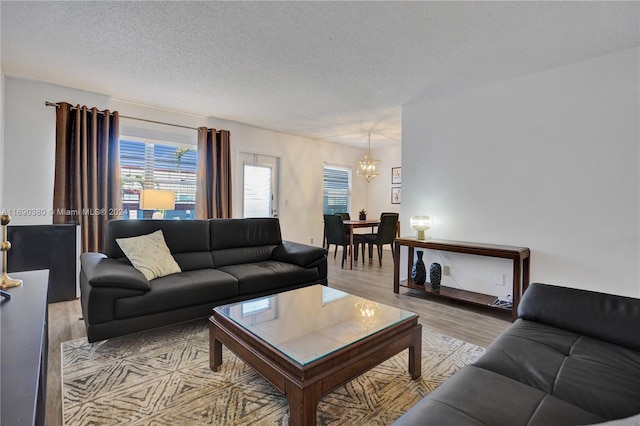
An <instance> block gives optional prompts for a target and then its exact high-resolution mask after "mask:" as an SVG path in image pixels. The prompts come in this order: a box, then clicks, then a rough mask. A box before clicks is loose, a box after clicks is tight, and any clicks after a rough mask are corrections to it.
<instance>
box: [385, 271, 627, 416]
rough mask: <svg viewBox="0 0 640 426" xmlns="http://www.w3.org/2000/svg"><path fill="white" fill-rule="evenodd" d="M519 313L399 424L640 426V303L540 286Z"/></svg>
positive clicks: (525, 299) (528, 294) (534, 287)
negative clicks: (605, 424)
mask: <svg viewBox="0 0 640 426" xmlns="http://www.w3.org/2000/svg"><path fill="white" fill-rule="evenodd" d="M518 316H519V318H518V320H516V322H515V323H514V324H513V325H512V326H511V327H509V328H508V329H507V330H506V331H505V332H504V333H503V334H502V335H500V336H499V337H498V338H497V339H496V340H495V341H494V342H493V343H492V344H491V345H490V346H489V347H488V348H487V351H486V352H485V354H484V355H482V356H481V357H480V358H479V359H478V360H477V361H476V362H475V363H473V364H472V365H469V366H466V367H464V368H462V369H461V370H459V371H458V372H457V373H455V374H454V375H453V376H452V377H450V378H449V379H448V380H446V381H445V382H444V383H443V384H442V385H440V386H439V387H438V388H437V389H436V390H435V391H433V392H431V393H430V394H428V395H427V396H426V397H425V398H423V399H422V400H421V401H420V402H418V404H417V405H415V406H414V407H412V408H411V409H410V410H409V411H408V412H407V413H405V414H404V415H403V416H402V417H400V418H399V419H398V420H397V421H396V422H394V423H393V425H394V426H400V425H439V426H441V425H456V426H472V425H473V426H478V425H508V426H518V425H522V426H524V425H528V426H553V425H586V424H595V423H601V422H605V421H611V420H615V419H625V420H621V421H620V423H618V422H613V423H612V424H616V425H617V424H625V425H640V415H639V414H640V299H635V298H627V297H620V296H614V295H609V294H604V293H597V292H591V291H585V290H576V289H570V288H565V287H557V286H551V285H546V284H532V285H531V286H530V287H529V288H528V289H527V291H526V292H525V294H524V296H523V299H522V301H521V303H520V306H519V308H518ZM630 417H631V418H630Z"/></svg>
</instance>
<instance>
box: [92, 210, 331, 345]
mask: <svg viewBox="0 0 640 426" xmlns="http://www.w3.org/2000/svg"><path fill="white" fill-rule="evenodd" d="M157 230H162V232H163V234H164V238H165V241H166V243H167V247H168V248H169V250H170V252H171V254H172V256H173V258H174V259H175V260H176V262H177V263H178V265H179V266H180V269H181V270H182V272H181V273H177V274H171V275H168V276H165V277H161V278H155V279H152V280H150V281H147V279H146V278H145V277H144V275H143V274H142V273H141V272H139V271H138V270H137V269H135V268H134V267H133V266H132V265H131V263H130V262H129V261H128V260H127V258H126V257H125V255H124V253H123V252H122V250H121V249H120V246H119V245H118V244H117V243H116V238H126V237H133V236H139V235H146V234H150V233H152V232H154V231H157ZM105 247H106V248H105V253H104V254H103V253H84V254H82V256H81V257H80V261H81V270H80V288H81V302H82V313H83V316H84V322H85V326H86V329H87V339H88V340H89V342H95V341H99V340H104V339H108V338H111V337H115V336H120V335H124V334H128V333H134V332H138V331H141V330H146V329H151V328H155V327H161V326H165V325H169V324H174V323H178V322H183V321H189V320H193V319H197V318H204V317H207V316H209V315H211V310H212V309H213V307H214V306H217V305H221V304H226V303H231V302H234V301H238V300H245V299H250V298H254V297H259V296H263V295H268V294H273V293H277V292H281V291H286V290H290V289H294V288H299V287H304V286H307V285H312V284H324V285H326V284H327V257H326V253H327V252H326V250H325V249H323V248H320V247H313V246H308V245H304V244H299V243H294V242H289V241H282V238H281V233H280V223H279V221H278V219H273V218H264V219H210V220H193V221H173V220H112V221H109V222H108V223H107V228H106V245H105Z"/></svg>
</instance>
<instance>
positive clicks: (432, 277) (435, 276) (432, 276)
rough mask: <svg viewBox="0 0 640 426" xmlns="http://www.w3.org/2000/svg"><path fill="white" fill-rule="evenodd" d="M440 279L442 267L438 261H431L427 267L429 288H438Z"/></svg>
mask: <svg viewBox="0 0 640 426" xmlns="http://www.w3.org/2000/svg"><path fill="white" fill-rule="evenodd" d="M441 279H442V267H441V266H440V264H439V263H432V264H431V267H430V268H429V281H430V282H431V289H432V290H438V289H439V288H440V280H441Z"/></svg>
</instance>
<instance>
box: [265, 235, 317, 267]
mask: <svg viewBox="0 0 640 426" xmlns="http://www.w3.org/2000/svg"><path fill="white" fill-rule="evenodd" d="M323 257H327V250H326V249H324V248H320V247H315V246H310V245H307V244H300V243H295V242H292V241H283V242H282V244H281V245H279V246H278V247H276V249H275V250H274V251H273V254H272V259H273V260H278V261H280V262H287V263H293V264H294V265H298V266H302V267H306V266H308V265H310V264H312V263H313V262H315V261H317V260H319V259H322V258H323Z"/></svg>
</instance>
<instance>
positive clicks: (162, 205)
mask: <svg viewBox="0 0 640 426" xmlns="http://www.w3.org/2000/svg"><path fill="white" fill-rule="evenodd" d="M175 197H176V196H175V193H174V192H173V191H168V190H164V189H143V190H142V191H141V192H140V210H173V209H175V208H176V201H175Z"/></svg>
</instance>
